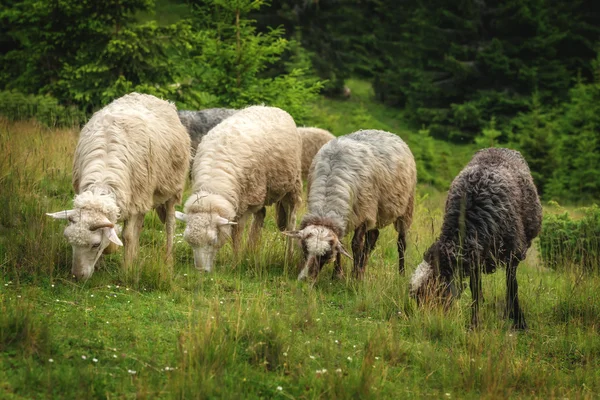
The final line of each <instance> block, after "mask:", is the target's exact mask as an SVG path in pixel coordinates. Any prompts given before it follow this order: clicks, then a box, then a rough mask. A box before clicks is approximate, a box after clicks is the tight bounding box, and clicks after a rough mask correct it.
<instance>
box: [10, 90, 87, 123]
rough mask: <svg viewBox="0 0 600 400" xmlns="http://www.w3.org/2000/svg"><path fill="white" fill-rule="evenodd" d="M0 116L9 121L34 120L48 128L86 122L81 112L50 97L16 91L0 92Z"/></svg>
mask: <svg viewBox="0 0 600 400" xmlns="http://www.w3.org/2000/svg"><path fill="white" fill-rule="evenodd" d="M0 115H3V116H4V117H5V118H7V119H8V120H9V121H16V120H22V119H32V118H35V119H36V120H38V121H39V122H41V123H42V124H44V125H46V126H48V127H54V126H73V125H79V124H81V123H83V122H84V121H85V120H86V115H85V113H84V112H83V111H80V110H78V109H77V108H76V107H65V106H62V105H60V104H59V103H58V100H56V99H55V98H53V97H50V96H34V95H25V94H23V93H20V92H18V91H14V90H13V91H0Z"/></svg>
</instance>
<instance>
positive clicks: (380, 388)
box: [0, 120, 600, 399]
mask: <svg viewBox="0 0 600 400" xmlns="http://www.w3.org/2000/svg"><path fill="white" fill-rule="evenodd" d="M336 133H341V132H336ZM76 138H77V132H76V131H75V130H47V129H43V128H40V127H38V126H37V125H36V124H34V123H29V122H23V123H14V124H13V123H8V122H6V121H2V120H0V274H1V276H2V279H1V280H0V399H45V398H55V399H68V398H69V399H70V398H75V399H95V398H97V399H132V398H148V399H155V398H160V399H173V398H177V399H184V398H185V399H193V398H225V399H231V398H300V399H313V398H323V399H330V398H355V399H359V398H360V399H367V398H414V397H431V398H509V397H510V398H569V399H573V398H597V397H598V396H600V368H599V367H600V365H599V360H600V335H599V333H600V332H599V331H600V299H599V293H600V278H599V277H598V276H593V275H592V276H590V275H588V276H582V275H580V274H578V273H577V269H571V270H569V271H563V272H556V271H554V270H549V269H546V268H544V267H543V265H542V263H541V261H540V259H539V257H538V255H537V251H536V249H535V248H532V249H531V250H530V253H529V256H528V258H527V260H526V261H525V262H523V263H522V264H521V266H520V268H519V274H518V279H519V283H520V297H521V299H522V300H521V301H522V306H523V308H524V312H525V316H526V318H527V321H528V323H529V326H530V329H529V330H528V331H526V332H515V331H513V330H511V329H510V323H509V321H507V320H506V319H505V318H504V316H503V307H504V296H505V289H504V277H503V274H502V273H497V274H495V275H491V276H486V277H485V278H484V297H485V300H486V302H485V304H484V305H483V310H482V315H481V317H482V326H481V327H480V329H478V330H476V331H470V330H468V322H469V312H470V307H469V299H470V293H469V292H468V290H467V292H466V293H465V294H464V295H463V297H462V299H461V300H460V301H459V302H458V303H457V304H455V305H454V306H453V307H452V308H451V310H450V311H449V312H448V313H446V314H444V313H443V312H442V311H440V310H436V309H433V310H421V309H417V308H416V306H415V304H414V302H413V301H412V300H410V299H409V297H408V293H407V283H408V276H407V277H403V276H399V274H398V271H397V253H396V250H395V242H394V231H393V230H392V229H391V228H390V229H386V230H385V231H384V232H383V233H382V236H381V239H380V242H379V243H378V246H377V248H376V249H375V252H374V254H373V257H372V258H371V262H370V264H369V266H368V267H367V274H366V276H365V279H364V280H363V281H360V282H356V281H353V280H352V279H348V280H346V281H337V280H331V278H330V276H331V270H332V268H331V266H329V267H328V268H327V269H326V270H324V271H323V272H322V273H321V275H320V276H319V279H318V280H317V282H316V283H315V284H314V286H313V285H310V284H309V283H307V282H297V281H296V280H295V278H296V267H295V265H294V264H291V265H286V264H285V263H284V258H283V250H284V241H283V238H282V235H281V234H279V233H277V231H276V229H275V226H274V222H273V219H272V212H271V210H269V215H268V220H267V226H266V229H265V232H264V234H263V238H262V244H261V246H260V249H259V250H258V251H257V252H256V253H247V252H246V253H243V254H242V256H241V257H240V259H239V261H237V262H232V260H233V257H232V255H231V252H230V249H229V248H228V247H226V248H224V249H223V251H222V252H221V253H220V255H219V258H218V260H217V268H216V271H215V272H214V273H212V274H210V275H208V274H202V273H200V272H198V271H196V270H195V269H194V268H193V259H192V254H191V249H190V248H189V246H188V245H187V244H186V243H185V242H183V240H182V238H181V233H182V231H183V227H182V226H179V227H178V230H177V234H178V236H177V238H176V239H177V240H176V241H177V244H176V263H175V265H174V267H173V269H172V270H168V269H165V268H164V266H163V262H162V257H163V253H164V233H163V232H162V231H163V227H162V226H161V225H160V222H159V221H158V218H157V217H156V216H155V215H154V214H149V215H147V217H146V221H145V226H144V230H143V233H142V238H141V246H142V249H141V254H140V258H139V260H138V263H137V265H136V266H135V268H134V269H133V270H132V271H131V273H128V274H125V273H124V272H122V271H121V268H120V262H121V260H122V254H121V253H120V252H119V253H117V254H114V255H111V256H109V257H105V258H103V259H101V261H100V262H99V264H98V265H97V268H96V272H95V274H94V276H93V277H92V278H91V279H90V280H89V281H87V282H85V283H80V282H76V281H74V280H72V279H71V278H70V276H69V271H70V262H71V260H70V258H71V250H70V247H69V246H68V245H67V243H66V241H65V240H64V238H63V237H62V230H63V229H64V225H63V224H62V223H60V222H57V221H53V220H51V219H50V218H48V217H46V216H45V215H44V213H45V212H49V211H58V210H61V209H65V208H67V207H70V206H71V204H72V203H71V202H72V196H73V194H72V189H71V186H70V179H71V178H70V176H71V160H72V154H73V149H74V146H75V143H76ZM443 202H444V193H439V192H437V191H435V190H433V189H430V188H428V187H419V199H418V205H417V208H416V211H415V222H414V224H413V227H412V230H411V232H410V235H409V246H410V247H409V251H408V256H407V259H408V263H407V272H408V274H410V273H412V271H413V270H414V268H415V267H416V265H417V264H418V262H419V261H420V259H421V255H422V253H423V251H424V250H425V249H426V248H427V246H428V245H429V244H431V242H432V241H433V238H434V237H435V235H436V234H437V232H438V231H439V227H440V224H441V217H442V206H443ZM345 267H346V270H347V271H348V270H349V268H350V265H349V263H348V262H346V265H345ZM347 275H350V274H347Z"/></svg>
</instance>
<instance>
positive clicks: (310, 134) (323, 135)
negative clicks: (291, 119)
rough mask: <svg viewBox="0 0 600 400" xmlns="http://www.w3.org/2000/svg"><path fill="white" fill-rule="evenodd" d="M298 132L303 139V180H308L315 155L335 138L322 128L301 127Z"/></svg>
mask: <svg viewBox="0 0 600 400" xmlns="http://www.w3.org/2000/svg"><path fill="white" fill-rule="evenodd" d="M298 132H299V133H300V136H301V137H302V179H306V178H308V170H309V169H310V165H311V164H312V160H313V158H315V154H317V152H318V151H319V149H320V148H321V147H323V145H324V144H325V143H327V142H329V141H330V140H331V139H335V136H333V135H332V134H331V132H329V131H326V130H325V129H321V128H309V127H300V128H298Z"/></svg>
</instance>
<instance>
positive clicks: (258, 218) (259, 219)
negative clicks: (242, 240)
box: [248, 207, 267, 249]
mask: <svg viewBox="0 0 600 400" xmlns="http://www.w3.org/2000/svg"><path fill="white" fill-rule="evenodd" d="M266 215H267V208H266V207H263V208H261V209H260V210H258V211H257V212H256V213H254V219H253V220H252V226H251V227H250V236H249V238H248V245H249V247H251V248H253V249H254V248H256V245H257V244H258V241H259V240H260V236H261V232H262V227H263V225H264V224H265V217H266Z"/></svg>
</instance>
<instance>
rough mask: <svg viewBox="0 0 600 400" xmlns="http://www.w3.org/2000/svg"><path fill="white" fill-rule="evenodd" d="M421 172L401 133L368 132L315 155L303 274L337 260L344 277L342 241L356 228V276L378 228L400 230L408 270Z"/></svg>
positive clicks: (303, 233)
mask: <svg viewBox="0 0 600 400" xmlns="http://www.w3.org/2000/svg"><path fill="white" fill-rule="evenodd" d="M416 183H417V170H416V166H415V160H414V158H413V155H412V153H411V151H410V149H409V148H408V146H407V145H406V143H404V141H402V139H400V138H399V137H398V136H396V135H394V134H391V133H388V132H384V131H377V130H363V131H358V132H355V133H352V134H350V135H346V136H342V137H339V138H337V139H334V140H332V141H330V142H328V143H327V144H325V145H324V146H323V147H322V148H321V150H319V152H318V153H317V155H316V156H315V159H314V161H313V163H312V165H311V170H310V173H309V179H308V213H307V214H306V216H305V217H304V219H303V221H302V223H301V226H300V230H299V231H294V232H286V234H287V235H288V236H292V237H294V238H297V239H300V241H301V243H302V248H303V251H304V256H305V263H304V266H303V268H302V270H301V272H300V275H299V276H298V279H304V278H305V277H307V276H309V275H310V276H311V277H316V275H317V274H318V273H319V271H320V270H321V268H322V267H323V265H324V264H325V263H327V262H329V261H330V260H332V259H334V258H335V271H334V274H337V275H338V276H341V275H343V271H342V267H341V254H344V255H346V256H349V255H348V253H347V252H346V250H345V249H344V248H343V246H342V244H341V241H340V240H341V239H342V238H343V237H344V236H345V235H346V234H347V233H348V232H350V231H351V230H354V237H353V239H352V252H353V256H354V274H355V276H357V277H362V275H363V274H364V269H365V265H366V263H367V259H368V257H369V255H370V253H371V251H372V250H373V248H374V247H375V243H376V241H377V238H378V237H379V229H381V228H383V227H385V226H387V225H389V224H392V223H393V224H394V227H395V228H396V231H397V232H398V241H397V246H398V255H399V269H400V271H401V272H403V271H404V252H405V250H406V233H407V231H408V229H409V227H410V225H411V223H412V214H413V205H414V198H415V187H416Z"/></svg>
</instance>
